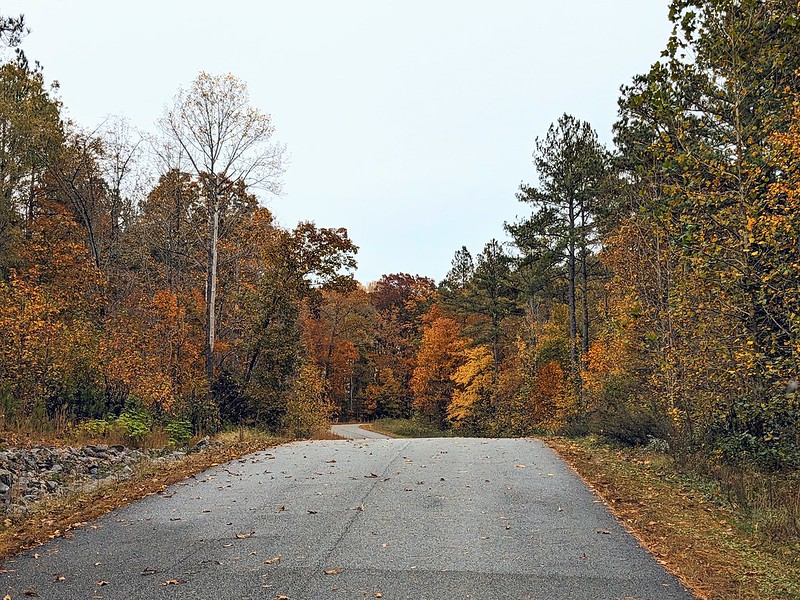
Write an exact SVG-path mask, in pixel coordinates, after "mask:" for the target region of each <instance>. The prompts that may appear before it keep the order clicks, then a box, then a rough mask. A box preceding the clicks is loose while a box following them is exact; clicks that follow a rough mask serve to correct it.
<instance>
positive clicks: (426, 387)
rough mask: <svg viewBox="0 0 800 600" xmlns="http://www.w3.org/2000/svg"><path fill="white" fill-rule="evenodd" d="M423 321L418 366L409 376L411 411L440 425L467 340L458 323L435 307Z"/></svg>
mask: <svg viewBox="0 0 800 600" xmlns="http://www.w3.org/2000/svg"><path fill="white" fill-rule="evenodd" d="M424 322H425V328H424V330H423V334H422V342H421V344H420V347H419V351H418V352H417V366H416V368H415V369H414V373H413V375H412V377H411V390H412V392H413V393H414V408H415V409H416V410H418V411H419V412H421V413H422V414H424V415H427V416H428V417H431V418H435V419H438V420H439V421H440V422H442V423H443V422H444V420H445V416H446V410H447V406H448V404H449V403H450V400H451V397H452V393H453V389H454V387H455V386H454V383H453V380H452V377H453V375H454V374H455V372H456V369H457V368H458V366H459V365H460V364H461V362H462V360H463V354H462V352H463V351H464V349H465V348H466V347H467V344H468V340H466V339H465V338H463V337H461V334H462V330H461V326H460V325H459V323H458V322H457V321H456V320H455V319H452V318H450V317H447V316H445V314H444V312H443V311H442V310H441V308H439V307H438V306H437V305H434V306H433V308H431V310H430V312H429V313H428V314H427V315H426V316H425V317H424Z"/></svg>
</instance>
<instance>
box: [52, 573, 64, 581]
mask: <svg viewBox="0 0 800 600" xmlns="http://www.w3.org/2000/svg"><path fill="white" fill-rule="evenodd" d="M66 580H67V578H66V577H64V576H63V575H62V574H61V573H56V574H55V575H53V581H66Z"/></svg>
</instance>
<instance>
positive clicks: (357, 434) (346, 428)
mask: <svg viewBox="0 0 800 600" xmlns="http://www.w3.org/2000/svg"><path fill="white" fill-rule="evenodd" d="M331 431H332V432H333V433H335V434H336V435H338V436H339V437H342V438H345V439H346V440H385V439H389V436H388V435H383V434H382V433H377V432H375V431H370V430H369V429H364V428H362V427H361V424H360V423H350V424H344V423H343V424H339V425H331Z"/></svg>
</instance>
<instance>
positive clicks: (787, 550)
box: [546, 439, 800, 600]
mask: <svg viewBox="0 0 800 600" xmlns="http://www.w3.org/2000/svg"><path fill="white" fill-rule="evenodd" d="M546 441H547V443H548V444H549V445H550V446H551V447H552V448H553V449H555V450H556V451H557V452H558V453H559V454H560V455H561V456H562V457H563V458H564V459H565V460H566V461H567V462H568V463H569V464H570V466H572V468H573V469H574V470H575V471H576V472H577V473H578V474H579V475H580V476H581V477H582V478H583V479H584V480H585V481H586V482H587V483H589V484H590V485H591V486H592V487H593V488H594V490H595V491H596V492H597V493H598V494H599V495H600V496H601V497H602V498H603V499H604V501H605V502H606V504H607V505H608V507H609V508H610V509H611V510H612V511H613V512H614V513H615V514H616V515H617V517H618V518H619V519H620V520H621V521H622V522H623V523H625V524H626V525H627V526H628V527H629V528H630V529H631V530H632V531H633V532H634V534H635V535H636V536H637V537H638V538H639V539H640V541H641V542H642V544H643V545H644V546H645V547H646V548H648V549H649V550H650V552H652V554H653V555H654V556H655V557H656V558H657V559H658V560H659V561H660V562H662V563H663V564H665V565H666V566H667V567H668V568H669V569H670V570H672V571H673V572H674V573H675V574H676V575H677V576H678V577H679V578H680V579H681V580H682V581H683V582H684V583H686V584H687V585H688V586H689V587H691V588H692V589H693V590H694V591H695V593H696V594H697V596H698V597H699V598H704V599H708V600H732V599H760V600H761V599H763V600H779V599H780V600H787V599H790V598H800V547H798V546H797V545H794V546H792V545H791V544H786V543H784V544H777V543H775V542H772V541H770V540H766V539H764V537H763V536H759V535H756V534H753V533H752V532H748V531H746V530H745V528H743V527H739V526H738V525H739V523H738V521H737V516H736V514H735V513H734V511H732V510H731V509H730V508H726V507H725V506H723V505H721V504H719V503H715V502H713V501H711V500H709V499H708V498H707V497H706V495H705V494H704V492H703V490H702V489H701V486H700V485H699V484H698V485H693V484H692V482H690V481H687V480H686V479H685V478H682V477H681V476H680V475H678V474H676V473H675V471H674V467H672V466H671V465H670V464H669V461H668V460H667V459H666V457H664V456H663V455H657V454H654V453H648V452H646V451H644V450H614V449H611V448H608V447H604V446H599V445H593V444H591V443H589V442H585V441H573V440H564V439H548V440H546Z"/></svg>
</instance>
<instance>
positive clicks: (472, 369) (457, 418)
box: [447, 346, 494, 426]
mask: <svg viewBox="0 0 800 600" xmlns="http://www.w3.org/2000/svg"><path fill="white" fill-rule="evenodd" d="M461 357H462V361H463V362H462V364H461V366H459V367H458V369H456V371H455V373H453V374H452V375H451V376H450V379H452V380H453V382H454V383H455V384H456V388H455V390H454V391H453V397H452V400H451V401H450V403H449V404H448V405H447V418H448V420H449V421H450V422H452V423H453V424H454V425H456V426H458V424H459V423H461V422H462V421H464V420H465V419H467V418H468V417H469V416H471V415H472V413H473V409H474V408H475V406H476V405H477V404H478V403H479V402H480V401H481V400H487V399H489V398H490V397H491V394H492V390H493V387H494V385H493V384H494V358H493V356H492V351H491V349H490V348H488V347H486V346H476V347H475V348H467V349H465V350H463V351H462V352H461Z"/></svg>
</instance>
